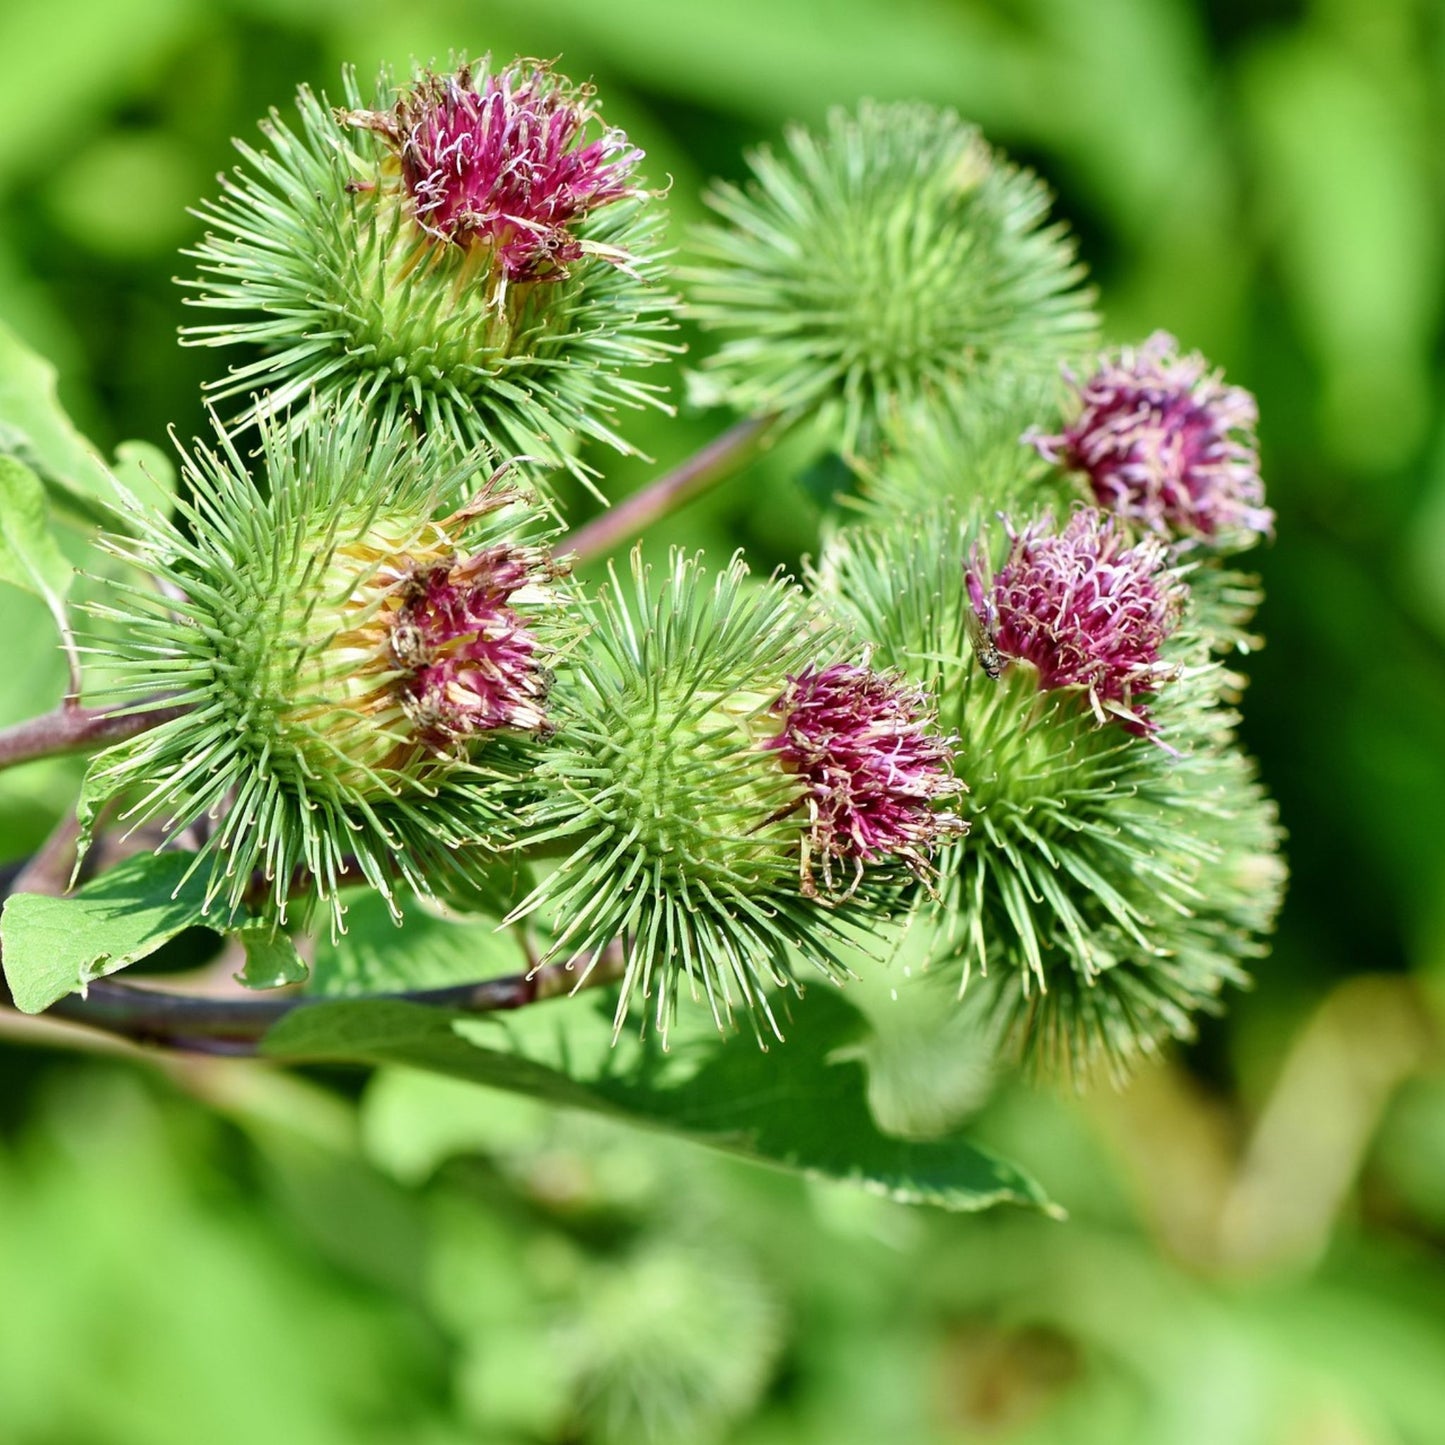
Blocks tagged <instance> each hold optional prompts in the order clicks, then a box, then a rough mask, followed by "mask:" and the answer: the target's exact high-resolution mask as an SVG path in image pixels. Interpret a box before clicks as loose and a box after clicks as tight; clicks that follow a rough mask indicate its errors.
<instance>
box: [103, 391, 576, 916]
mask: <svg viewBox="0 0 1445 1445" xmlns="http://www.w3.org/2000/svg"><path fill="white" fill-rule="evenodd" d="M263 442H264V447H263V457H264V469H265V482H264V486H258V485H257V484H256V483H255V482H254V481H253V480H252V479H251V477H250V475H249V474H248V471H247V469H246V466H245V463H244V462H243V461H242V459H241V457H240V455H239V453H238V452H237V451H236V450H235V448H234V446H233V444H232V443H231V442H230V440H229V439H228V438H226V437H225V436H224V434H223V435H222V440H221V445H220V448H219V450H216V451H212V450H209V449H204V448H202V449H198V450H197V451H196V453H195V454H194V456H192V457H188V458H186V472H187V481H188V484H189V486H190V488H191V490H192V492H193V493H194V501H193V502H187V503H183V504H182V506H181V514H182V519H183V522H184V523H185V526H186V530H185V531H184V532H183V531H180V530H178V529H177V528H175V527H173V526H172V525H171V524H169V523H168V522H166V521H164V520H162V519H160V518H157V517H153V516H149V515H146V514H139V515H137V517H136V519H135V520H136V522H137V530H138V532H139V540H138V541H135V542H126V541H117V542H115V543H114V544H113V545H114V548H115V550H116V551H118V552H120V553H121V554H122V555H125V556H127V557H128V558H129V560H131V561H133V562H135V563H137V564H138V565H139V566H141V567H142V568H144V569H145V570H147V571H149V572H150V573H151V574H152V575H153V576H154V577H155V578H156V579H157V580H158V581H159V582H160V583H161V584H162V586H161V591H160V593H156V592H152V591H149V590H141V589H134V590H132V591H130V592H128V593H126V594H124V595H123V597H122V601H121V603H120V604H119V605H118V606H117V607H116V608H114V609H112V614H113V615H117V616H119V617H120V618H121V619H122V620H123V621H124V622H125V623H126V625H127V627H126V636H125V641H124V643H123V647H124V652H123V663H122V678H121V683H120V689H121V691H122V692H126V691H129V692H146V693H150V692H153V691H154V690H155V689H156V688H160V689H162V690H165V691H169V692H171V693H173V695H174V701H175V703H176V705H177V708H178V715H177V716H175V717H174V718H172V719H171V720H170V721H168V722H164V723H162V724H161V725H160V726H159V727H156V728H153V729H151V730H150V731H148V732H146V733H143V734H141V735H140V736H139V737H138V738H136V739H134V740H133V741H131V742H129V743H126V744H122V745H120V746H119V747H117V748H114V749H111V750H110V751H108V752H106V753H103V754H101V755H100V756H99V757H98V759H97V760H96V763H95V764H94V767H93V771H92V774H91V778H90V780H89V783H88V787H89V789H90V792H91V795H92V797H94V798H96V799H97V800H98V799H101V798H104V797H107V796H110V795H121V796H122V797H123V798H124V799H125V803H124V810H123V816H124V817H125V818H127V819H130V820H131V821H134V822H140V821H145V820H147V819H161V820H163V821H164V823H165V825H166V827H167V828H168V829H169V830H170V831H171V833H172V836H178V835H179V834H181V833H182V832H184V831H186V830H187V829H190V828H191V827H192V826H193V825H195V824H198V823H204V824H205V828H204V830H203V831H204V832H205V837H204V841H203V843H202V846H201V860H204V859H207V858H209V860H210V869H211V871H210V882H209V892H208V904H209V901H210V900H214V899H217V898H220V899H222V900H224V903H225V906H226V908H227V909H228V910H229V911H230V913H231V914H232V915H235V914H236V913H237V912H238V911H241V910H243V909H246V908H257V907H260V906H261V905H262V904H263V903H264V902H265V900H266V898H267V897H268V896H269V899H270V902H271V905H272V906H273V907H274V910H275V913H276V914H277V916H279V917H280V918H282V919H284V918H285V916H286V914H287V910H288V906H289V904H290V903H291V901H292V893H293V889H295V888H296V887H297V884H298V879H300V880H302V888H301V893H300V895H299V897H300V900H301V903H300V908H299V911H300V912H301V913H302V914H303V916H304V915H305V913H306V912H307V911H308V908H309V904H310V903H314V902H315V901H317V900H318V899H319V900H327V899H330V900H332V901H333V904H334V906H335V907H336V909H337V916H338V917H339V912H340V906H339V904H337V903H335V890H336V888H337V887H338V885H339V883H340V882H341V881H342V879H343V877H345V876H347V875H356V874H359V875H360V876H361V877H363V878H365V879H366V880H367V881H368V882H370V883H371V884H372V885H373V886H374V887H376V888H378V889H379V890H381V891H382V892H383V893H384V894H385V895H386V896H387V898H388V899H391V898H392V897H393V884H394V882H395V881H396V879H397V878H400V879H401V880H402V881H404V882H405V883H407V884H409V885H410V886H411V887H412V888H413V889H414V890H416V891H418V892H422V893H427V892H430V891H431V889H432V886H433V885H434V884H439V883H440V881H441V880H442V879H443V878H444V877H445V875H446V874H447V873H448V872H449V871H452V870H454V868H456V867H458V866H465V864H464V862H463V863H458V862H457V861H456V850H458V849H461V848H462V847H463V845H468V844H482V845H485V844H487V843H496V842H499V841H500V840H501V839H502V838H503V836H504V835H505V832H506V827H507V822H508V819H509V817H510V814H511V812H512V810H513V808H514V807H515V798H511V797H510V796H509V793H508V790H509V788H511V787H512V786H514V784H515V782H516V779H517V778H519V777H521V776H523V775H524V774H525V767H526V762H525V740H526V739H527V738H528V737H536V736H538V735H541V734H543V733H545V731H546V728H547V715H546V710H545V702H546V697H547V691H548V686H549V683H550V679H551V674H550V671H549V664H550V662H551V660H552V657H553V651H554V647H555V645H556V642H557V640H558V631H557V620H556V614H558V613H560V611H561V608H560V605H559V604H560V603H561V601H562V598H561V596H560V594H559V589H558V587H557V585H556V583H557V577H558V568H557V566H556V565H555V564H554V563H553V562H552V561H551V559H550V556H549V554H548V553H547V551H546V550H545V548H543V547H541V546H539V545H537V544H536V543H535V542H534V541H529V540H524V538H525V537H526V536H527V534H528V533H529V532H531V533H535V531H536V508H535V507H531V506H529V505H528V504H527V501H526V499H525V498H523V497H522V496H521V495H520V494H518V493H517V492H516V491H514V490H513V489H511V488H510V487H508V486H507V485H505V483H504V482H503V481H502V480H501V479H500V478H498V477H493V478H492V479H490V480H488V481H483V482H481V483H480V485H479V486H476V485H475V478H474V479H473V480H474V495H473V498H472V500H471V501H470V502H469V503H468V504H467V505H465V506H463V507H462V508H460V509H452V508H450V507H449V506H443V507H438V506H437V499H438V496H439V495H445V494H446V492H447V491H449V490H451V489H452V488H453V487H459V486H460V485H461V482H460V479H459V478H456V477H448V476H446V475H445V473H444V472H443V474H442V475H440V476H439V475H438V471H437V468H436V466H435V459H434V458H432V457H430V456H428V455H426V453H425V452H424V451H419V449H418V445H417V443H416V441H415V440H414V439H413V438H410V437H409V436H408V435H407V434H406V433H405V432H404V431H403V430H401V429H396V430H393V431H391V432H389V433H385V434H383V435H382V436H381V437H379V438H377V437H374V436H373V435H372V434H371V432H370V431H369V429H368V428H366V427H365V426H363V425H358V424H356V423H355V422H354V421H348V420H344V419H337V421H336V423H335V425H334V426H333V427H331V428H328V429H325V430H308V431H305V432H303V433H301V434H300V435H299V436H298V437H297V438H295V439H293V440H291V441H286V440H284V439H282V438H280V437H278V435H277V434H276V433H275V432H273V431H271V430H270V429H267V430H266V431H265V432H264V433H263ZM468 851H469V853H472V854H478V853H482V852H485V848H481V849H476V848H473V849H469V850H468Z"/></svg>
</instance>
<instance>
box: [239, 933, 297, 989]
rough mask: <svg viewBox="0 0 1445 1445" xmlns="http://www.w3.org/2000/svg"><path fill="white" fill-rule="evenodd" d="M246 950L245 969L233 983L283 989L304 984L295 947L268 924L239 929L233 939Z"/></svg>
mask: <svg viewBox="0 0 1445 1445" xmlns="http://www.w3.org/2000/svg"><path fill="white" fill-rule="evenodd" d="M236 936H237V937H238V938H239V939H240V940H241V944H242V946H243V947H244V948H245V950H246V966H245V967H244V968H243V969H242V970H241V971H240V973H238V974H237V975H236V981H237V982H238V983H241V984H244V985H245V986H246V987H247V988H284V987H285V986H286V985H287V984H288V983H304V982H305V980H306V975H307V973H308V971H309V970H308V969H307V967H306V964H305V963H304V962H303V960H302V958H301V955H300V954H299V953H297V952H296V945H295V944H294V943H293V942H292V941H291V939H290V938H289V937H288V936H287V935H286V934H284V933H282V932H281V931H280V930H279V929H277V928H275V927H274V926H273V925H272V924H269V923H260V924H257V925H256V926H255V927H253V928H243V929H241V930H239V932H238V933H237V935H236Z"/></svg>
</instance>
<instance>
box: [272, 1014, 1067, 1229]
mask: <svg viewBox="0 0 1445 1445" xmlns="http://www.w3.org/2000/svg"><path fill="white" fill-rule="evenodd" d="M611 1017H612V1011H611V1007H610V1004H609V1003H608V1001H606V1000H603V1001H600V1003H599V1005H598V1006H597V1007H593V1008H588V1007H585V1006H581V1005H574V1006H573V1007H572V1008H570V1009H566V1010H557V1009H533V1010H527V1011H525V1012H523V1013H518V1014H515V1015H511V1016H506V1017H503V1016H499V1015H494V1016H490V1017H467V1016H464V1015H460V1014H456V1013H449V1012H446V1011H443V1010H436V1009H428V1008H423V1007H421V1006H418V1005H415V1004H408V1003H400V1002H395V1001H389V1000H374V1001H363V1000H350V1001H345V1002H334V1003H323V1004H314V1005H309V1006H307V1007H305V1008H301V1009H298V1010H296V1011H295V1012H294V1013H292V1014H290V1015H288V1016H287V1017H286V1018H285V1019H283V1020H282V1021H281V1022H280V1023H279V1024H278V1025H277V1026H276V1027H275V1028H273V1029H272V1030H271V1032H270V1033H269V1034H268V1035H267V1036H266V1038H265V1039H264V1040H263V1041H262V1044H261V1050H262V1052H263V1053H264V1054H265V1055H267V1056H268V1057H270V1058H274V1059H278V1060H284V1061H293V1062H302V1061H305V1062H338V1063H339V1062H347V1061H350V1062H355V1063H362V1064H404V1065H409V1066H411V1067H413V1068H420V1069H427V1070H430V1071H432V1072H434V1073H440V1074H446V1075H450V1076H453V1077H457V1078H463V1079H469V1080H471V1081H473V1082H474V1083H479V1084H486V1085H489V1086H491V1087H493V1088H498V1089H506V1090H510V1091H512V1092H516V1093H522V1094H528V1095H531V1096H533V1097H535V1098H539V1099H543V1100H545V1101H547V1102H549V1103H552V1104H560V1105H565V1106H567V1107H570V1108H576V1109H586V1110H590V1111H592V1112H595V1113H601V1114H606V1115H610V1116H612V1117H614V1118H619V1119H624V1120H627V1121H629V1122H631V1123H634V1124H640V1125H643V1126H646V1127H651V1128H655V1129H661V1130H664V1131H666V1132H670V1133H675V1134H680V1135H682V1136H683V1137H685V1138H688V1139H691V1140H693V1141H695V1142H697V1143H700V1144H706V1145H709V1146H711V1147H713V1148H715V1149H721V1150H724V1151H726V1152H728V1153H732V1154H737V1155H740V1156H742V1157H744V1158H748V1159H752V1160H756V1161H758V1162H762V1163H768V1164H773V1165H776V1166H779V1167H782V1168H785V1169H793V1170H797V1171H799V1172H801V1173H804V1174H807V1175H810V1176H814V1177H820V1178H827V1179H840V1180H848V1181H851V1182H853V1183H857V1184H861V1185H862V1186H863V1187H864V1188H867V1189H871V1190H873V1191H875V1192H878V1193H881V1194H885V1195H887V1196H889V1197H890V1198H893V1199H897V1200H902V1201H905V1202H910V1203H926V1204H934V1205H938V1206H940V1207H942V1208H945V1209H951V1210H978V1209H986V1208H988V1207H990V1206H991V1205H995V1204H1002V1203H1014V1204H1027V1205H1033V1206H1036V1207H1038V1208H1041V1209H1045V1210H1052V1208H1053V1206H1051V1205H1050V1204H1049V1202H1048V1200H1047V1198H1046V1197H1045V1195H1044V1193H1043V1191H1042V1190H1041V1189H1040V1188H1039V1186H1038V1185H1037V1184H1036V1183H1035V1182H1034V1181H1033V1180H1032V1179H1030V1178H1029V1177H1028V1176H1027V1175H1025V1174H1024V1173H1023V1172H1022V1171H1021V1170H1019V1169H1017V1168H1015V1167H1014V1166H1013V1165H1011V1164H1009V1163H1007V1162H1006V1161H1004V1160H1001V1159H996V1158H994V1157H993V1156H992V1155H990V1154H987V1153H985V1152H984V1151H983V1150H982V1149H979V1148H978V1147H976V1146H975V1145H974V1144H972V1143H971V1142H970V1141H969V1140H968V1139H967V1138H965V1137H964V1136H962V1135H961V1134H951V1135H949V1136H947V1137H945V1138H941V1139H934V1140H928V1141H923V1142H919V1141H910V1140H903V1139H895V1138H890V1137H889V1136H887V1135H885V1134H883V1133H881V1132H880V1131H879V1129H878V1127H877V1125H876V1124H875V1123H874V1122H873V1119H872V1116H871V1115H870V1114H869V1111H868V1104H867V1091H866V1087H865V1084H866V1080H865V1074H864V1069H863V1066H862V1064H861V1063H859V1062H858V1060H857V1059H856V1058H854V1057H845V1055H846V1054H847V1052H848V1050H849V1047H850V1046H851V1045H854V1044H855V1043H856V1042H857V1040H858V1037H859V1035H860V1034H861V1032H862V1031H863V1024H862V1020H861V1019H860V1017H859V1015H858V1014H857V1013H856V1012H855V1010H854V1009H853V1008H852V1007H851V1006H850V1005H849V1004H847V1003H846V1002H844V1000H843V999H841V998H840V997H839V996H838V995H837V994H834V993H830V992H828V991H826V990H823V989H815V990H813V991H812V992H811V993H810V994H809V996H808V998H807V1000H806V1002H804V1003H802V1004H799V1005H798V1006H797V1008H796V1011H795V1017H794V1018H793V1019H792V1021H791V1024H790V1025H789V1028H788V1035H789V1037H788V1042H787V1044H786V1045H785V1046H784V1047H782V1048H780V1049H775V1050H774V1051H772V1052H771V1053H763V1052H762V1051H760V1050H759V1049H757V1048H756V1047H754V1046H753V1044H752V1043H751V1042H746V1041H744V1040H743V1039H741V1038H736V1037H734V1038H732V1039H724V1038H719V1037H718V1036H716V1035H712V1034H710V1035H708V1036H707V1037H705V1038H704V1037H701V1036H699V1037H698V1038H696V1039H694V1040H690V1041H683V1040H680V1039H679V1037H678V1035H677V1034H674V1036H673V1043H674V1047H673V1050H672V1052H671V1053H667V1054H664V1053H663V1052H662V1051H661V1050H660V1048H659V1047H658V1046H657V1044H656V1042H655V1041H641V1040H637V1039H634V1038H632V1037H630V1036H624V1038H623V1039H622V1040H621V1041H619V1043H618V1044H617V1045H616V1046H613V1045H612V1042H611V1039H612V1026H611Z"/></svg>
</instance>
